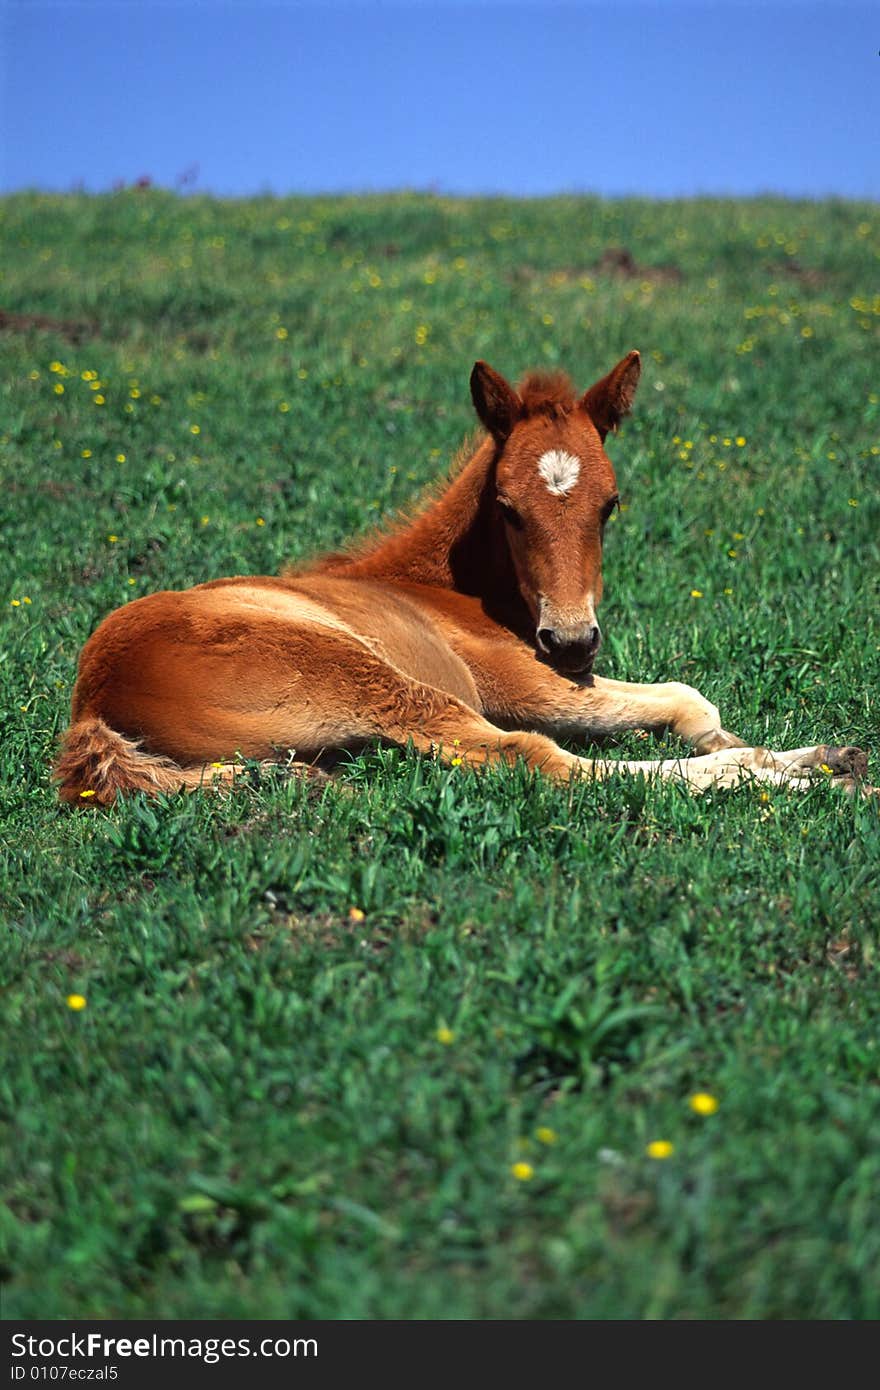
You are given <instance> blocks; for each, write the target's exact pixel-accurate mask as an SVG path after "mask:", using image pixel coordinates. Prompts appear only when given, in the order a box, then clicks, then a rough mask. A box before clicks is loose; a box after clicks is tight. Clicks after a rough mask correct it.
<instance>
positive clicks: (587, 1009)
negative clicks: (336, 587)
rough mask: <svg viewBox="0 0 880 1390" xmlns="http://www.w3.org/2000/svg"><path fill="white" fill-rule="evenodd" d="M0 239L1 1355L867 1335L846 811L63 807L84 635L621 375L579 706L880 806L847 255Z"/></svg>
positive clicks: (321, 533) (789, 218)
mask: <svg viewBox="0 0 880 1390" xmlns="http://www.w3.org/2000/svg"><path fill="white" fill-rule="evenodd" d="M0 240H2V255H0V268H2V269H0V470H2V489H0V516H2V533H3V540H4V544H3V559H2V583H0V603H2V607H0V623H2V642H0V720H2V747H0V913H2V919H3V932H2V954H3V962H2V979H3V980H4V982H5V989H4V992H3V1007H4V1019H3V1035H4V1051H5V1054H6V1057H5V1061H4V1064H3V1067H2V1070H0V1108H2V1113H3V1119H4V1122H5V1124H6V1125H7V1126H8V1131H9V1132H8V1138H7V1142H6V1143H4V1145H3V1151H4V1153H5V1159H4V1167H5V1174H4V1180H3V1191H4V1194H5V1205H4V1206H3V1208H0V1246H2V1254H0V1273H2V1277H3V1278H4V1280H5V1286H4V1289H3V1301H2V1306H3V1311H4V1316H6V1317H25V1316H27V1317H38V1316H41V1317H79V1318H85V1317H95V1316H100V1315H104V1316H118V1317H125V1316H150V1315H156V1316H165V1317H171V1316H180V1317H235V1316H258V1317H298V1318H304V1317H318V1318H320V1317H331V1318H333V1317H350V1318H352V1317H353V1318H364V1317H385V1318H387V1317H430V1318H443V1317H480V1318H484V1317H492V1318H498V1317H520V1318H522V1317H525V1318H545V1317H691V1318H693V1317H756V1318H767V1317H823V1318H850V1317H852V1318H876V1317H878V1316H880V1220H878V1215H877V1202H876V1194H877V1188H878V1181H880V1087H878V1075H880V1071H878V1067H880V993H878V974H877V971H878V964H880V957H878V926H880V893H878V890H880V817H878V813H877V806H876V804H874V805H872V804H867V803H864V802H857V801H852V800H848V799H846V798H845V797H843V796H842V795H841V794H838V793H837V792H836V791H834V790H833V789H832V788H830V787H829V786H827V785H817V786H816V787H815V788H814V789H812V790H811V791H809V792H808V793H806V794H804V795H795V794H786V793H784V792H772V793H771V794H770V795H769V797H768V795H767V793H766V792H765V793H764V794H763V795H761V794H760V793H759V792H758V790H757V789H754V788H748V787H744V788H742V789H740V790H739V791H736V792H732V793H719V794H714V795H709V796H706V797H704V798H702V799H691V798H690V797H689V796H688V795H687V794H686V793H684V792H683V791H681V790H679V789H676V788H674V787H661V786H654V785H646V784H645V783H644V782H643V781H640V780H624V779H622V780H621V781H620V782H619V783H618V784H616V785H615V784H613V783H605V784H602V785H596V786H593V785H582V786H576V787H573V788H572V789H571V790H565V789H561V788H557V787H551V786H550V785H548V784H546V783H544V782H542V781H541V780H540V779H537V780H530V779H529V778H528V777H527V776H526V775H525V773H524V772H523V771H522V769H513V770H510V771H499V772H497V773H494V774H492V775H487V776H485V777H483V778H480V777H478V776H476V775H473V774H470V773H464V774H462V770H459V769H450V770H444V769H442V768H440V767H438V766H435V765H431V764H428V763H425V762H419V761H417V760H415V759H414V758H410V757H408V756H407V755H406V754H405V753H404V752H400V751H398V750H380V751H376V752H371V753H369V754H367V755H364V756H363V757H360V758H357V759H354V760H352V761H351V762H350V764H348V765H347V767H346V768H345V769H344V779H345V781H346V782H347V783H348V785H349V787H350V788H353V789H354V790H355V792H356V795H354V796H351V797H349V796H343V795H340V794H339V793H338V792H337V791H336V790H335V789H333V788H331V789H330V790H328V791H326V792H323V793H321V794H319V795H315V793H314V792H311V793H308V792H307V791H306V790H305V789H303V788H302V787H300V786H298V785H289V784H285V783H283V782H281V781H277V780H271V779H270V780H263V782H262V783H261V784H257V783H256V782H255V785H254V786H253V787H252V788H249V789H248V788H243V789H241V790H240V791H236V792H235V793H234V794H233V795H231V796H230V797H228V798H226V799H211V798H210V797H207V796H201V795H199V796H194V797H191V798H189V799H186V798H172V799H170V800H168V801H165V802H160V803H156V802H152V803H147V802H144V801H142V800H138V799H135V800H132V801H130V802H128V803H126V804H123V805H120V806H118V807H117V808H115V809H114V810H113V811H111V812H110V813H107V814H101V815H95V814H90V813H88V812H87V811H85V810H83V811H70V810H69V809H62V808H60V807H59V806H58V805H57V803H56V801H55V799H54V796H53V792H52V790H51V788H50V785H49V780H48V767H49V762H50V759H51V756H52V750H53V746H54V742H55V739H56V737H57V735H58V733H59V732H60V730H61V729H62V728H63V726H64V724H65V722H66V719H67V711H68V708H69V696H70V690H71V687H72V683H73V678H74V673H75V666H76V659H77V655H78V652H79V649H80V647H81V645H82V643H83V642H84V640H85V638H86V637H87V636H88V634H89V633H90V631H91V630H92V629H93V628H94V627H95V625H96V624H97V623H98V621H99V620H100V619H101V618H102V617H103V616H104V614H106V613H107V612H108V611H109V610H110V609H111V608H113V607H116V606H117V605H119V604H121V603H124V602H125V601H127V600H128V599H130V598H132V597H134V596H137V595H140V594H143V593H146V592H149V591H151V590H153V589H158V588H174V587H180V586H185V585H188V584H192V583H196V582H199V581H201V580H205V579H209V578H213V577H216V576H218V575H222V574H233V573H273V572H275V571H277V570H278V569H279V568H280V567H281V566H282V565H283V564H284V563H285V562H288V561H290V560H293V559H298V558H301V557H304V556H306V555H308V554H309V553H310V552H312V551H315V550H317V549H320V548H331V547H335V546H337V545H339V544H340V543H341V542H342V541H343V540H344V539H345V538H347V537H349V536H353V535H355V534H358V533H360V532H362V531H364V530H365V529H367V528H369V527H371V526H373V525H376V524H377V523H380V522H381V521H382V520H383V518H385V517H387V516H388V515H389V514H391V513H393V512H394V511H395V510H396V509H397V508H398V507H400V506H402V505H405V504H407V503H409V502H410V501H411V500H412V499H414V498H415V497H416V496H417V494H418V491H419V489H420V487H421V486H422V485H424V484H426V483H428V482H429V481H431V480H434V479H435V478H437V477H438V476H441V475H442V474H443V473H444V471H445V469H446V468H447V466H448V463H449V460H450V458H451V456H452V454H453V453H454V451H455V449H456V448H457V446H458V445H459V443H460V442H461V440H462V438H463V437H464V436H465V434H466V433H467V432H468V431H469V430H471V428H472V427H473V425H474V419H473V415H472V410H471V407H470V403H469V398H468V390H467V379H468V374H469V371H470V367H471V365H472V363H473V361H474V359H475V358H477V357H484V358H486V359H488V360H489V361H490V362H491V363H492V364H493V365H494V366H496V367H497V368H498V369H499V370H501V371H502V372H504V373H505V374H506V375H508V376H510V377H514V378H515V377H516V376H517V375H518V374H519V373H520V372H521V371H523V370H524V369H526V368H527V367H531V366H538V365H546V364H560V365H562V366H563V367H565V368H567V369H568V370H569V371H570V372H571V373H572V374H573V375H574V377H575V378H576V379H577V381H578V382H579V384H580V385H582V386H587V385H588V384H589V383H590V382H591V381H592V380H594V379H595V378H596V377H597V376H599V375H601V374H602V373H604V372H605V371H606V370H608V368H609V367H610V366H611V365H612V364H613V363H614V362H615V361H616V360H617V359H618V358H619V357H620V356H621V355H622V354H623V353H624V352H625V351H626V350H628V349H629V348H631V347H638V348H640V349H641V351H642V353H643V357H644V362H645V371H644V374H643V380H642V386H641V388H640V394H639V397H638V398H637V402H636V409H635V413H634V415H633V416H632V418H631V420H629V421H628V422H627V424H626V427H625V429H624V430H623V431H622V432H621V433H620V435H619V436H618V437H617V438H615V439H614V440H612V441H611V443H610V446H609V452H610V453H611V455H612V457H613V459H614V462H615V466H616V468H617V472H618V478H619V481H620V485H621V492H622V495H623V499H624V509H623V510H622V512H621V514H620V516H619V517H618V518H617V519H616V520H615V521H614V522H613V523H612V529H611V532H610V536H609V541H608V545H607V549H606V562H605V576H606V597H605V601H604V603H603V606H602V611H601V619H602V625H603V628H604V630H605V633H606V644H605V647H604V648H603V653H602V656H601V658H600V663H599V668H598V669H599V670H600V671H601V672H602V673H603V674H606V675H616V676H621V677H627V678H630V679H638V680H646V681H647V680H655V679H683V680H686V681H688V682H689V683H690V684H693V685H696V686H697V687H699V689H701V690H702V691H703V693H704V694H706V695H707V696H708V697H709V698H710V699H712V700H713V701H714V702H715V703H717V704H718V705H719V706H720V707H721V710H722V715H723V719H724V722H725V724H726V725H727V727H728V728H731V729H734V730H735V731H736V732H737V733H739V734H740V736H741V737H743V738H745V739H747V740H748V741H749V742H760V743H768V744H770V745H771V746H777V747H791V746H796V745H798V744H802V743H812V742H821V741H831V742H855V743H860V744H862V745H863V746H865V747H867V748H869V749H870V750H872V762H871V772H872V776H873V780H875V781H880V762H878V758H877V750H878V744H880V737H878V734H880V729H878V676H880V621H878V619H880V602H878V600H880V578H878V576H880V505H878V472H880V468H878V465H880V427H878V420H880V380H878V371H877V366H878V326H880V298H878V297H877V296H876V293H875V291H876V287H877V281H878V257H880V221H878V217H877V209H876V207H874V206H872V205H855V204H847V203H841V202H830V203H824V204H822V203H818V204H809V203H795V202H786V201H781V200H770V199H761V200H754V201H742V202H723V201H705V202H702V201H694V202H687V203H685V202H668V203H651V202H639V201H622V202H602V201H599V200H594V199H584V198H560V199H554V200H549V201H540V202H514V201H504V200H491V201H455V200H446V199H439V198H428V197H416V196H399V197H393V198H391V197H389V198H365V199H347V200H345V199H308V200H307V199H296V200H295V199H289V200H276V199H269V198H266V199H257V200H252V201H246V202H219V201H215V200H212V199H208V198H187V199H178V198H176V197H173V196H171V195H168V194H164V193H161V192H157V191H127V192H123V193H120V194H117V195H114V196H108V197H100V198H89V197H74V196H71V197H42V196H16V197H13V198H7V199H5V200H3V201H2V202H0ZM620 746H621V748H622V749H624V750H628V751H629V752H630V753H631V754H633V753H637V755H638V756H644V751H645V745H644V744H642V743H638V742H636V740H635V739H634V738H632V737H630V738H628V739H625V740H622V741H621V745H620ZM674 747H677V745H675V744H674V742H673V741H670V742H669V744H668V748H669V749H672V748H674ZM663 750H664V745H663V744H662V743H660V744H658V745H657V755H658V756H659V755H660V753H661V752H662V751H663ZM71 996H74V997H75V996H81V997H82V999H84V1000H85V1006H84V1007H81V1008H73V1007H71V1006H70V1004H69V1003H68V1002H67V1001H68V999H69V997H71ZM74 1002H77V1001H76V999H75V998H74ZM702 1092H707V1093H709V1094H711V1095H712V1096H713V1097H714V1098H715V1099H716V1100H717V1102H718V1106H717V1109H716V1110H715V1112H714V1113H711V1114H704V1113H699V1110H694V1109H693V1108H692V1106H691V1104H690V1099H691V1097H692V1096H693V1095H694V1094H695V1093H702ZM657 1141H661V1145H666V1146H670V1145H671V1146H672V1151H671V1153H670V1152H668V1149H667V1148H666V1147H662V1146H661V1148H660V1149H657V1148H656V1147H654V1148H650V1146H651V1145H652V1144H655V1143H656V1142H657ZM654 1154H666V1155H667V1156H665V1157H662V1156H661V1157H655V1156H652V1155H654Z"/></svg>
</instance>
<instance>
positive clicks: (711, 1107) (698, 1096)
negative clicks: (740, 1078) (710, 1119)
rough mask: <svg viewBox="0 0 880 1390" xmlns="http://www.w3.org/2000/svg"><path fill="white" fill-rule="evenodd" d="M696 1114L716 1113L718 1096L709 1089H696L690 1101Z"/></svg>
mask: <svg viewBox="0 0 880 1390" xmlns="http://www.w3.org/2000/svg"><path fill="white" fill-rule="evenodd" d="M688 1105H689V1106H690V1107H691V1110H693V1112H694V1114H695V1115H714V1114H715V1111H716V1110H717V1109H718V1097H717V1096H713V1095H710V1094H709V1092H708V1091H695V1092H694V1094H693V1095H692V1096H691V1098H690V1100H689V1101H688Z"/></svg>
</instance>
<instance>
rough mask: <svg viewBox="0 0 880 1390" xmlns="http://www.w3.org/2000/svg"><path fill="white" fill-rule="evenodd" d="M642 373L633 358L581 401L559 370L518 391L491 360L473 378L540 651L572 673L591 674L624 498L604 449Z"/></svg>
mask: <svg viewBox="0 0 880 1390" xmlns="http://www.w3.org/2000/svg"><path fill="white" fill-rule="evenodd" d="M640 371H641V362H640V359H639V354H638V353H637V352H630V353H629V354H628V355H627V356H626V357H624V358H623V360H622V361H620V362H618V364H617V366H616V367H615V368H614V369H613V370H612V371H611V372H609V373H608V375H607V376H605V377H603V378H602V379H601V381H597V382H596V384H595V386H591V387H590V389H589V391H586V392H585V393H584V394H583V395H582V396H579V395H578V394H577V392H576V391H575V390H574V388H573V387H572V385H571V382H570V381H569V380H568V378H567V377H565V376H563V375H562V374H561V373H556V374H543V375H542V374H538V373H535V374H533V375H531V376H528V377H526V378H525V380H524V381H523V382H522V383H521V384H520V386H519V389H518V390H516V391H515V390H514V389H513V387H512V386H510V385H509V384H508V382H506V381H505V380H504V378H503V377H502V376H499V374H498V372H495V371H493V370H492V368H491V367H490V366H488V365H487V364H486V363H485V362H478V363H477V364H476V366H475V367H474V370H473V372H472V373H471V395H472V396H473V401H474V405H475V407H476V411H477V414H478V415H479V417H480V419H481V421H482V422H483V424H484V425H485V427H486V429H487V430H488V431H489V433H490V434H491V435H492V437H493V439H494V440H495V443H496V445H497V459H496V468H495V485H496V499H497V513H498V517H497V520H498V524H499V525H503V527H504V530H505V533H506V537H507V544H508V547H509V549H510V555H511V558H512V560H513V565H514V569H515V571H516V577H517V581H518V583H519V588H520V592H521V594H522V597H523V599H524V600H525V602H526V604H527V605H528V608H529V610H530V612H531V615H532V617H533V619H534V622H535V640H536V643H537V646H538V650H539V651H540V652H541V653H542V654H543V655H544V656H546V657H547V659H548V660H549V661H551V662H552V664H553V665H554V666H555V667H557V669H558V670H560V671H564V672H566V673H570V674H572V675H575V674H582V673H584V672H587V671H589V670H590V668H591V667H592V664H593V660H594V658H595V655H596V652H597V651H598V649H599V643H600V641H601V633H600V632H599V625H598V623H597V622H596V605H597V604H598V602H599V599H600V598H601V597H602V536H603V532H604V530H605V523H606V522H607V520H608V518H609V517H610V515H611V513H612V511H613V510H614V507H615V506H616V504H617V500H618V498H617V484H616V482H615V479H614V469H613V468H612V467H611V461H610V459H609V458H608V455H607V454H606V453H605V449H604V447H603V444H604V440H605V436H606V434H608V432H609V430H614V429H616V428H617V425H618V424H619V422H620V420H621V419H622V417H623V416H624V415H625V414H626V412H627V411H628V410H629V408H630V405H631V404H632V399H633V396H634V395H635V390H636V385H637V384H638V380H639V373H640Z"/></svg>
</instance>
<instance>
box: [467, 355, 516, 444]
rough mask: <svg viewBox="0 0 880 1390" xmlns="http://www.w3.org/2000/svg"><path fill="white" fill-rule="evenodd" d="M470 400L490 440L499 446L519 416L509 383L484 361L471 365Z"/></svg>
mask: <svg viewBox="0 0 880 1390" xmlns="http://www.w3.org/2000/svg"><path fill="white" fill-rule="evenodd" d="M471 400H472V401H473V403H474V410H476V412H477V414H478V415H479V417H480V420H481V421H482V423H483V424H484V425H485V427H486V429H487V430H488V431H489V433H490V434H491V436H492V438H493V439H495V440H497V442H498V443H499V444H503V443H504V441H505V439H507V437H508V435H509V434H510V431H511V430H512V429H513V427H514V425H515V424H516V422H517V420H518V419H519V418H520V416H521V415H522V401H521V400H520V398H519V396H518V395H517V394H516V392H515V391H514V389H513V387H512V386H511V385H510V383H509V382H507V381H505V380H504V377H503V376H502V375H501V373H500V372H496V371H495V369H494V367H490V366H489V363H488V362H475V363H474V370H473V371H472V372H471Z"/></svg>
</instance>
